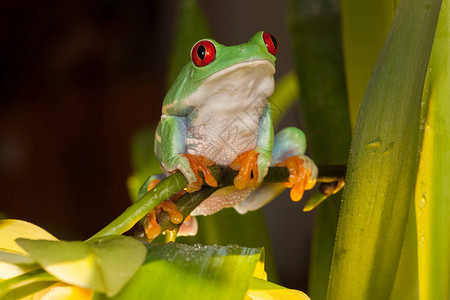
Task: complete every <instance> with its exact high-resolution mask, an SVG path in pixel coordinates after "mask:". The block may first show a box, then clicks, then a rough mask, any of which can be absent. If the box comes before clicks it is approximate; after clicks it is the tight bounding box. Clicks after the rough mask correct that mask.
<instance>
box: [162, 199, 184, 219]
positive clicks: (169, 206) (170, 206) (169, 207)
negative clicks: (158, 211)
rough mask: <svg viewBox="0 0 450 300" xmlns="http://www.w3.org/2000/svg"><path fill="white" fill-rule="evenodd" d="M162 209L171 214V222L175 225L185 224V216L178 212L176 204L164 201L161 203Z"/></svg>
mask: <svg viewBox="0 0 450 300" xmlns="http://www.w3.org/2000/svg"><path fill="white" fill-rule="evenodd" d="M161 208H162V210H164V211H165V212H167V213H168V214H169V219H170V222H172V223H173V224H180V223H181V222H183V214H182V213H181V212H180V211H179V210H178V207H177V205H176V204H175V203H173V202H172V201H170V200H164V201H163V202H162V203H161Z"/></svg>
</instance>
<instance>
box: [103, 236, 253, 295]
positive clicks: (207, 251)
mask: <svg viewBox="0 0 450 300" xmlns="http://www.w3.org/2000/svg"><path fill="white" fill-rule="evenodd" d="M260 256H261V249H254V248H243V247H237V246H227V247H220V246H199V245H197V246H187V245H181V244H173V243H170V244H159V245H158V244H150V245H149V246H148V254H147V259H146V261H145V263H144V264H143V265H142V266H141V268H139V270H138V272H137V273H136V275H135V276H134V277H133V278H132V279H131V280H130V282H129V283H128V284H127V285H126V286H125V287H124V288H123V290H122V291H121V292H120V293H119V294H117V295H116V296H115V297H113V298H112V299H153V298H157V299H161V300H164V299H199V300H201V299H214V298H218V299H243V298H244V296H245V294H246V292H247V290H248V288H249V286H250V282H251V280H252V277H253V273H254V272H255V268H256V265H257V263H258V262H259V260H260ZM94 299H97V300H98V299H106V297H105V296H104V295H102V294H96V295H95V296H94Z"/></svg>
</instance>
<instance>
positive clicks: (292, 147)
mask: <svg viewBox="0 0 450 300" xmlns="http://www.w3.org/2000/svg"><path fill="white" fill-rule="evenodd" d="M305 151H306V137H305V134H304V133H303V132H302V131H301V130H300V129H298V128H295V127H288V128H285V129H283V130H281V131H280V132H278V133H277V134H276V135H275V137H274V144H273V154H272V166H275V165H276V166H286V167H288V169H289V174H290V176H289V182H287V183H265V184H262V185H261V186H259V187H258V188H256V189H255V190H254V191H252V193H250V194H249V195H248V197H246V199H245V200H243V201H242V202H240V203H239V204H237V205H236V206H235V207H234V208H235V209H236V210H237V211H238V212H239V213H241V214H244V213H246V212H248V211H253V210H257V209H259V208H261V207H262V206H264V205H265V204H267V203H268V202H270V201H271V200H272V199H274V198H275V197H276V196H278V195H279V194H280V193H281V192H282V191H284V189H285V188H286V187H291V188H292V189H291V198H292V200H294V201H298V200H300V198H301V196H302V195H303V191H304V190H305V189H311V188H312V187H314V184H315V181H316V178H317V175H318V171H317V166H316V165H315V164H314V162H313V161H312V160H311V159H310V158H308V157H307V156H306V155H305Z"/></svg>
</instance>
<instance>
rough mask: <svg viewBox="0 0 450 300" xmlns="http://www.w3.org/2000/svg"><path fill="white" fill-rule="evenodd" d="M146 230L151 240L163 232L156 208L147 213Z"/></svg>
mask: <svg viewBox="0 0 450 300" xmlns="http://www.w3.org/2000/svg"><path fill="white" fill-rule="evenodd" d="M144 230H145V234H146V235H147V238H148V239H149V240H153V239H154V238H156V237H157V236H158V235H159V234H160V232H161V226H159V225H158V223H157V222H156V212H155V210H154V209H153V210H152V211H151V212H149V213H148V214H147V217H146V218H145V220H144Z"/></svg>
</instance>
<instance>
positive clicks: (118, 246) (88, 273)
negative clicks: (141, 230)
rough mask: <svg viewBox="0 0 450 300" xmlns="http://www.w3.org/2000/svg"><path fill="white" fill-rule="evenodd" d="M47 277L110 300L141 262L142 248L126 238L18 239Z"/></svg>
mask: <svg viewBox="0 0 450 300" xmlns="http://www.w3.org/2000/svg"><path fill="white" fill-rule="evenodd" d="M17 243H18V244H19V245H20V246H21V247H22V248H23V249H25V250H26V251H27V252H28V253H29V254H30V255H31V257H32V258H34V259H35V260H36V261H37V262H38V263H39V264H40V265H41V266H42V267H43V268H44V269H45V270H46V271H47V272H48V273H50V274H52V275H53V276H55V277H56V278H58V279H59V280H61V281H63V282H66V283H69V284H73V285H76V286H80V287H83V288H89V289H93V290H96V291H102V292H104V293H106V294H107V295H108V296H114V295H115V294H117V292H119V291H120V289H121V288H122V287H123V286H124V284H125V283H126V282H127V281H128V280H129V279H130V278H131V277H132V276H133V275H134V273H135V272H136V270H137V269H138V268H139V266H140V265H141V264H142V262H143V261H144V259H145V254H146V249H145V246H144V245H143V244H142V243H141V242H139V241H137V240H135V239H133V238H129V237H124V236H108V237H103V238H98V239H94V240H90V241H89V242H87V243H84V242H79V241H75V242H66V241H45V240H28V239H18V240H17Z"/></svg>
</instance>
